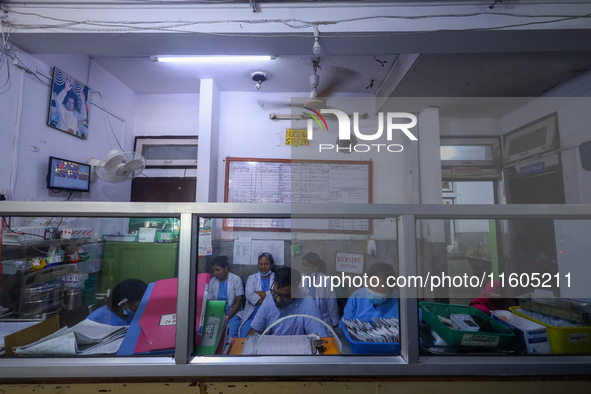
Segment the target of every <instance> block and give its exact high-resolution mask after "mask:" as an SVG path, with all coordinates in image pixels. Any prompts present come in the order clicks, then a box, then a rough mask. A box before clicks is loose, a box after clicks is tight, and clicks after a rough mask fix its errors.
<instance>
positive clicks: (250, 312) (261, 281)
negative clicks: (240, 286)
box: [239, 253, 275, 338]
mask: <svg viewBox="0 0 591 394" xmlns="http://www.w3.org/2000/svg"><path fill="white" fill-rule="evenodd" d="M274 267H275V260H273V255H272V254H271V253H261V254H259V262H258V268H259V272H257V273H256V274H252V275H250V276H249V277H248V280H247V281H246V306H245V307H244V311H243V312H242V313H241V316H240V330H239V333H240V338H244V337H246V336H247V335H248V332H249V331H250V328H251V324H252V321H253V319H254V317H255V316H256V315H257V312H258V311H259V309H260V308H261V304H262V303H263V301H265V299H266V298H267V296H268V297H269V298H270V297H271V284H273V281H274V280H275V274H274V273H273V271H272V269H273V268H274Z"/></svg>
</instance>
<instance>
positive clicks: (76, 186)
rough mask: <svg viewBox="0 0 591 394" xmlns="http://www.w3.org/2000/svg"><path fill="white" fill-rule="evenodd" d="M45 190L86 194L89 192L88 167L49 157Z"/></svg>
mask: <svg viewBox="0 0 591 394" xmlns="http://www.w3.org/2000/svg"><path fill="white" fill-rule="evenodd" d="M47 188H48V189H51V190H59V191H63V190H66V191H75V192H88V191H89V190H90V165H88V164H83V163H78V162H75V161H72V160H65V159H59V158H57V157H49V170H48V173H47Z"/></svg>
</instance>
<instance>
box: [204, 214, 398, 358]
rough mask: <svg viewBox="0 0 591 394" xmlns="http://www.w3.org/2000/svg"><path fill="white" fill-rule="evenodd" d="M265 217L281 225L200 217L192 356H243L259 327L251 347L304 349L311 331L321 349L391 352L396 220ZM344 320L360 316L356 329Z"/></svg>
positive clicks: (395, 304)
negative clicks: (194, 345)
mask: <svg viewBox="0 0 591 394" xmlns="http://www.w3.org/2000/svg"><path fill="white" fill-rule="evenodd" d="M265 220H267V219H265ZM269 220H274V221H272V222H270V223H271V224H273V223H274V224H275V225H277V224H278V223H280V224H281V225H282V226H283V227H282V230H283V231H278V228H277V227H276V226H275V227H273V226H270V225H265V226H263V227H264V228H265V229H267V230H268V229H270V228H272V229H273V230H274V232H268V231H265V232H261V231H257V229H258V227H257V226H255V225H254V224H255V223H259V220H254V219H241V220H237V219H205V218H201V219H200V241H199V251H200V252H199V255H200V256H199V260H198V272H199V274H198V278H197V283H198V285H197V289H198V291H197V300H198V301H197V311H196V331H197V332H196V343H197V344H198V345H197V346H196V347H195V349H194V352H193V354H194V355H212V354H224V355H229V356H240V355H250V354H252V353H251V352H252V351H253V349H256V348H257V345H258V340H259V338H260V334H262V333H264V332H265V331H267V332H266V333H265V335H264V336H263V339H262V340H261V344H260V347H259V348H258V350H257V354H292V355H298V354H310V353H311V351H312V348H311V347H310V341H309V339H306V337H305V336H306V335H311V334H315V333H318V334H319V336H320V339H321V341H322V342H318V343H314V344H313V346H314V347H315V346H320V348H321V350H322V352H324V354H338V353H339V350H338V349H339V347H340V348H341V350H340V354H342V355H348V354H373V355H376V354H390V355H394V354H399V352H400V345H399V341H400V333H399V306H398V304H399V303H398V290H397V289H396V287H395V285H391V286H389V285H388V278H392V277H395V276H396V275H397V272H398V258H397V256H398V244H397V241H396V238H397V226H396V220H395V219H388V220H375V219H374V220H369V219H341V220H336V219H300V218H293V217H292V219H291V220H289V221H287V222H285V221H283V219H269ZM337 221H338V222H339V223H340V224H339V225H338V226H337V225H336V224H335V223H336V222H337ZM245 223H246V224H250V225H248V226H246V225H245ZM368 226H369V228H370V229H371V230H372V233H371V239H372V240H373V242H368V235H367V233H368ZM291 228H298V229H299V230H297V232H295V231H294V230H291ZM345 228H346V229H349V230H344V229H345ZM372 278H373V279H372ZM205 283H208V291H207V294H208V295H207V300H205V303H204V302H203V298H204V296H203V294H204V289H205ZM390 284H391V283H390ZM200 297H201V298H200ZM297 314H305V315H308V316H313V317H316V318H318V319H320V320H321V321H322V323H320V322H318V321H316V320H313V319H309V318H305V317H297V316H293V315H297ZM224 316H229V317H230V318H229V319H228V321H227V326H228V333H227V337H224V333H225V331H224V327H223V325H224ZM289 316H293V317H289ZM281 318H286V320H283V321H281V322H279V319H281ZM354 319H359V320H361V321H364V322H365V323H364V325H363V326H362V325H359V327H358V328H356V325H357V324H359V323H355V322H354ZM273 323H277V325H273ZM347 325H349V327H347ZM380 326H384V327H386V328H385V329H386V330H389V331H388V332H390V334H389V335H387V336H388V341H389V342H381V341H382V339H383V338H384V335H385V334H384V333H383V331H382V332H381V334H378V333H377V332H378V330H379V329H380V328H379V327H380ZM332 331H334V333H335V334H336V338H337V340H336V341H335V337H334V336H333V334H332ZM229 337H234V338H235V340H234V341H233V342H232V341H231V340H229V339H227V338H229ZM366 341H367V342H366ZM338 343H340V345H339V344H338ZM302 349H303V350H302Z"/></svg>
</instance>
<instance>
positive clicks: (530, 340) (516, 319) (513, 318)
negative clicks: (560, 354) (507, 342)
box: [491, 310, 552, 354]
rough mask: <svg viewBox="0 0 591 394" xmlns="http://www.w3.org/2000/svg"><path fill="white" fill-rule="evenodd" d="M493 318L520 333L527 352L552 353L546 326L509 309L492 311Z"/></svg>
mask: <svg viewBox="0 0 591 394" xmlns="http://www.w3.org/2000/svg"><path fill="white" fill-rule="evenodd" d="M491 314H492V316H493V318H494V319H496V320H498V321H500V322H501V323H503V324H505V325H506V326H508V327H510V328H513V329H515V330H517V331H518V332H520V333H521V336H522V337H523V341H524V342H525V348H526V349H527V353H528V354H552V349H551V348H550V339H549V337H548V332H547V331H546V327H544V326H542V325H541V324H538V323H534V322H533V321H530V320H527V319H524V318H523V317H521V316H517V315H516V314H514V313H511V312H510V311H502V310H501V311H492V312H491Z"/></svg>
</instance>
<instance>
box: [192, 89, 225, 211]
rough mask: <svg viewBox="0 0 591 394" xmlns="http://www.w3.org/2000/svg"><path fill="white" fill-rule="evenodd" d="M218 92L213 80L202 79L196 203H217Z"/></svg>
mask: <svg viewBox="0 0 591 394" xmlns="http://www.w3.org/2000/svg"><path fill="white" fill-rule="evenodd" d="M219 120H220V90H219V88H218V86H217V85H216V83H215V81H214V80H213V79H202V80H201V87H200V90H199V147H198V161H197V191H196V193H195V201H196V202H216V201H217V177H218V153H219V150H218V146H219V124H220V122H219Z"/></svg>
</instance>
